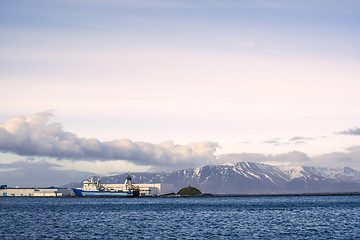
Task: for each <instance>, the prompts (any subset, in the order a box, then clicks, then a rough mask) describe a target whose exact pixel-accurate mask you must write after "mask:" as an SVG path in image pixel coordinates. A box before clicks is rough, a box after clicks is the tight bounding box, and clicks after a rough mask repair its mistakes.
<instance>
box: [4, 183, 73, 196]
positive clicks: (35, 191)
mask: <svg viewBox="0 0 360 240" xmlns="http://www.w3.org/2000/svg"><path fill="white" fill-rule="evenodd" d="M72 195H74V193H73V192H72V190H70V189H68V188H56V187H49V188H8V187H7V186H6V185H1V187H0V197H63V196H72Z"/></svg>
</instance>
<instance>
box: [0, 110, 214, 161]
mask: <svg viewBox="0 0 360 240" xmlns="http://www.w3.org/2000/svg"><path fill="white" fill-rule="evenodd" d="M50 116H52V114H51V113H49V112H43V113H37V114H34V115H32V116H29V117H24V116H22V117H14V118H11V119H9V120H8V121H6V122H5V123H4V124H1V125H0V150H2V151H4V152H12V153H15V154H18V155H24V156H43V157H54V158H58V159H72V160H88V161H96V160H102V161H106V160H127V161H129V162H132V163H135V164H138V165H152V166H157V165H161V166H182V167H190V166H196V165H198V164H204V163H211V162H212V161H213V160H214V159H215V156H214V152H215V151H216V148H217V147H218V143H215V142H209V141H204V142H197V143H191V144H189V145H176V144H174V143H173V142H172V141H166V142H163V143H160V144H152V143H148V142H133V141H131V140H129V139H125V138H123V139H115V140H112V141H107V142H101V141H99V140H98V139H96V138H79V137H77V136H76V135H75V134H74V133H71V132H65V131H64V130H63V128H62V126H61V125H60V124H59V123H48V121H49V118H50Z"/></svg>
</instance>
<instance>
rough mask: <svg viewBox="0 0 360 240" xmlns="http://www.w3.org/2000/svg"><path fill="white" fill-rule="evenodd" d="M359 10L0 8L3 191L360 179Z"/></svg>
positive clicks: (226, 5)
mask: <svg viewBox="0 0 360 240" xmlns="http://www.w3.org/2000/svg"><path fill="white" fill-rule="evenodd" d="M359 42H360V2H359V1H357V0H343V1H338V0H301V1H300V0H294V1H285V0H251V1H250V0H238V1H235V0H234V1H232V0H224V1H217V0H191V1H190V0H189V1H188V0H181V1H180V0H166V1H165V0H152V1H145V0H133V1H121V0H116V1H115V0H101V1H100V0H78V1H70V0H28V1H19V0H0V182H1V184H8V185H11V186H14V185H19V186H34V185H37V186H43V185H62V184H66V183H68V182H71V181H80V180H82V179H83V178H84V176H85V175H89V174H92V173H94V174H97V175H102V176H107V175H113V174H117V173H123V172H126V171H128V170H130V171H133V172H138V171H170V170H177V169H184V168H191V167H199V166H202V165H206V164H222V163H226V162H238V161H253V162H261V163H265V164H271V165H275V166H280V167H292V166H301V165H312V166H324V167H344V166H349V167H352V168H354V169H357V170H360V108H359V103H360V94H359V89H360V68H359V65H360V45H359V44H358V43H359Z"/></svg>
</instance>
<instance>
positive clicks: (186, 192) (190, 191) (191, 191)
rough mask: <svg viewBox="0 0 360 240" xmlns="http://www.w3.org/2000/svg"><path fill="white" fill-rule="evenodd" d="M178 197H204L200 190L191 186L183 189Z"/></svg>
mask: <svg viewBox="0 0 360 240" xmlns="http://www.w3.org/2000/svg"><path fill="white" fill-rule="evenodd" d="M178 195H180V196H182V197H198V196H202V195H203V194H202V193H201V191H200V190H199V189H197V188H194V187H190V185H189V186H188V187H184V188H182V189H181V190H180V191H179V192H178Z"/></svg>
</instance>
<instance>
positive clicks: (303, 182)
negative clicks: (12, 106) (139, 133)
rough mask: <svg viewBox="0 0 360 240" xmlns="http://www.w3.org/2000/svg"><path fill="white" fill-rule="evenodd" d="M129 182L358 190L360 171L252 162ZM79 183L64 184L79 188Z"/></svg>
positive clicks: (214, 189) (217, 190)
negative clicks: (285, 166)
mask: <svg viewBox="0 0 360 240" xmlns="http://www.w3.org/2000/svg"><path fill="white" fill-rule="evenodd" d="M126 177H127V174H126V173H124V174H120V175H115V176H109V177H100V181H101V183H118V184H119V183H124V181H125V179H126ZM131 177H132V179H133V182H134V183H135V184H136V183H138V184H140V183H168V184H173V185H174V192H177V191H178V190H180V189H181V188H183V187H185V186H189V185H190V186H192V187H196V188H198V189H199V190H200V191H201V192H203V193H212V194H277V193H324V192H360V172H359V171H356V170H354V169H352V168H349V167H339V168H327V167H311V166H301V167H296V168H279V167H275V166H271V165H267V164H260V163H254V162H238V163H228V164H222V165H206V166H202V167H199V168H190V169H184V170H178V171H171V172H161V173H150V172H141V173H140V172H134V173H131ZM79 186H81V184H80V183H71V184H67V185H65V186H64V187H79Z"/></svg>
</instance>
